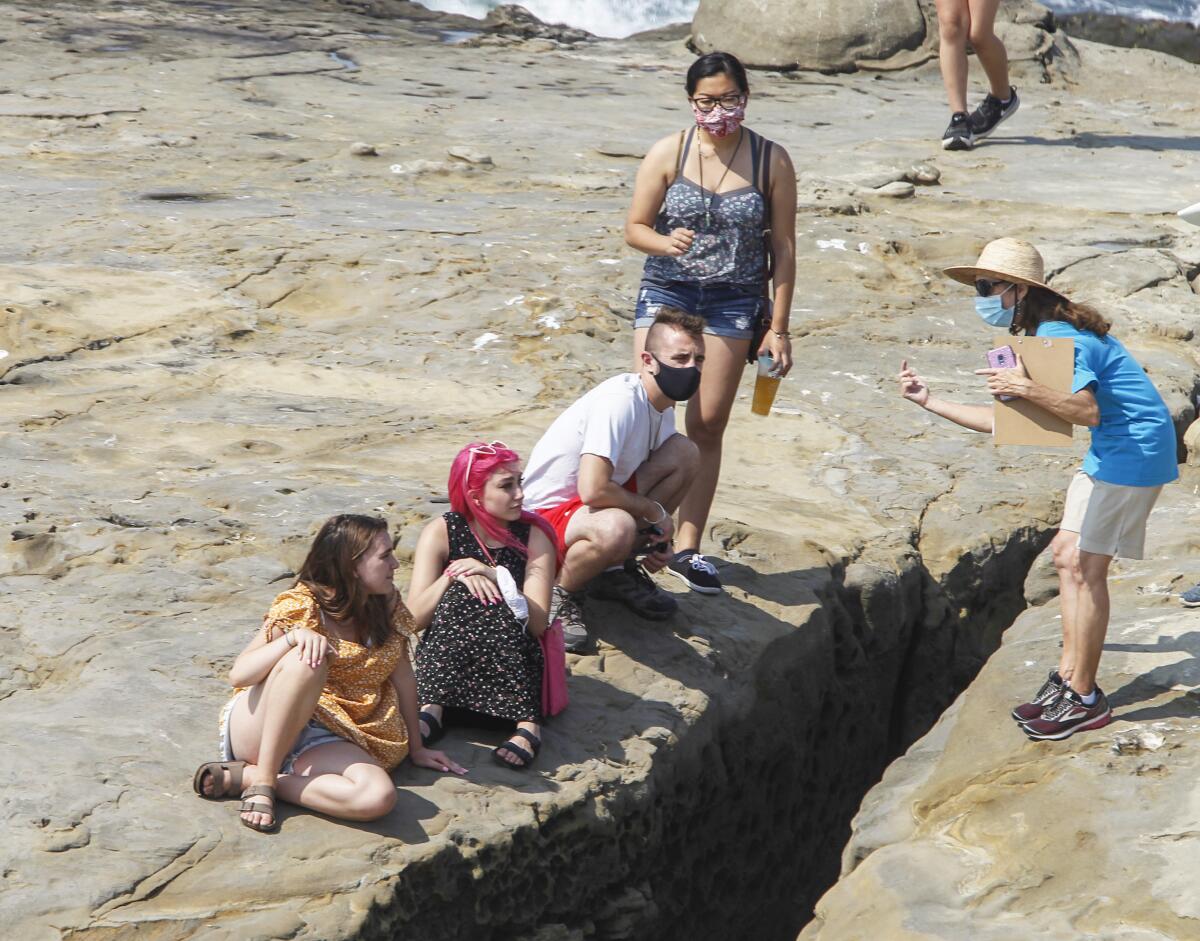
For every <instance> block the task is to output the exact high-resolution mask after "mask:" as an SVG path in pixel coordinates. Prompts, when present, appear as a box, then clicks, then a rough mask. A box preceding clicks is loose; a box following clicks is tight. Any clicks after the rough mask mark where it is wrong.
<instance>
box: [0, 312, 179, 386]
mask: <svg viewBox="0 0 1200 941" xmlns="http://www.w3.org/2000/svg"><path fill="white" fill-rule="evenodd" d="M167 326H168V324H155V325H154V326H153V327H147V328H146V329H145V330H139V331H138V332H137V333H128V334H125V335H124V336H111V337H101V338H99V339H95V340H89V341H88V342H86V343H81V344H80V345H79V346H76V347H73V348H71V349H69V350H64V351H63V352H61V353H48V354H46V355H45V356H37V357H34V358H33V359H22V360H18V361H17V362H15V363H13V364H12V365H11V366H10V367H9V368H8V369H7V370H5V372H4V378H0V386H9V385H20V383H19V382H17V381H15V380H12V379H9V378H8V376H10V375H11V374H12V373H14V372H16V371H17V370H18V369H23V368H24V367H26V366H36V365H37V364H39V363H61V362H64V361H66V360H68V359H70V358H71V357H72V356H74V355H75V354H76V353H82V352H84V351H93V352H94V351H96V350H104V349H108V347H110V346H115V345H116V344H118V343H124V342H125V341H126V340H135V339H137V338H138V337H144V336H146V335H147V334H150V333H154V332H155V331H156V330H162V329H163V328H165V327H167Z"/></svg>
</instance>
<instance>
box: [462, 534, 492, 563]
mask: <svg viewBox="0 0 1200 941" xmlns="http://www.w3.org/2000/svg"><path fill="white" fill-rule="evenodd" d="M467 529H469V530H470V531H471V535H472V536H474V537H475V542H476V543H477V544H478V546H479V548H480V549H482V550H483V554H484V556H485V557H486V558H487V560H488V564H489V565H491V566H492V568H495V567H496V557H495V556H493V555H492V554H491V553H490V552H489V551H488V547H487V544H486V543H485V542H484V541H483V540H482V539H480V538H479V533H477V532H475V527H474V526H472V525H471V524H470V523H467Z"/></svg>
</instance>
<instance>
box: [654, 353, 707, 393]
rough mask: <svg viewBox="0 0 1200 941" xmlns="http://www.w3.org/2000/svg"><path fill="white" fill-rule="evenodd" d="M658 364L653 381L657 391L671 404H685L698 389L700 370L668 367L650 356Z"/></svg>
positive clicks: (689, 367)
mask: <svg viewBox="0 0 1200 941" xmlns="http://www.w3.org/2000/svg"><path fill="white" fill-rule="evenodd" d="M650 355H651V356H652V357H653V358H654V361H655V362H656V363H658V372H657V373H655V375H654V381H655V382H657V383H658V387H659V389H661V390H662V394H663V395H665V396H666V397H667V398H668V399H670V400H671V401H672V402H686V401H687V400H688V399H690V398H691V397H692V396H693V395H695V394H696V390H697V389H699V388H700V368H699V367H698V366H668V365H667V364H666V363H664V362H663V361H662V360H661V359H659V358H658V357H657V356H655V355H654V354H653V353H651V354H650Z"/></svg>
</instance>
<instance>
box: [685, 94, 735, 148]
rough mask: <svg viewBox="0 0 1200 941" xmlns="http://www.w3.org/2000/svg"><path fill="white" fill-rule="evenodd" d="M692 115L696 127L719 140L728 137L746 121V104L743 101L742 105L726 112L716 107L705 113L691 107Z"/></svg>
mask: <svg viewBox="0 0 1200 941" xmlns="http://www.w3.org/2000/svg"><path fill="white" fill-rule="evenodd" d="M692 114H693V115H695V116H696V126H697V127H702V128H704V130H706V131H708V133H709V134H711V135H712V136H713V137H715V138H717V139H718V140H720V139H721V138H722V137H728V136H729V135H730V134H732V133H733V132H734V131H736V130H737V129H738V128H739V127H741V126H742V122H743V121H745V120H746V104H745V102H744V101H743V102H742V104H740V105H738V106H737V107H736V108H730V109H729V110H728V111H726V110H725V109H724V108H722V107H721V106H720V105H717V106H716V107H715V108H713V109H712V111H709V112H707V113H705V112H703V111H701V110H700V109H699V108H697V107H696V106H695V105H692Z"/></svg>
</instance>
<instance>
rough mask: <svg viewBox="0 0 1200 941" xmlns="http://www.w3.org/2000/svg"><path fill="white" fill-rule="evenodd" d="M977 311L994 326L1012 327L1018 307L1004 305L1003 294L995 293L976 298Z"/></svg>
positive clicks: (985, 320)
mask: <svg viewBox="0 0 1200 941" xmlns="http://www.w3.org/2000/svg"><path fill="white" fill-rule="evenodd" d="M975 313H977V314H978V315H979V316H980V317H982V318H983V320H984V322H985V323H990V324H991V325H992V326H993V327H1011V326H1012V322H1013V315H1014V314H1015V313H1016V308H1015V307H1005V306H1004V295H1003V294H993V295H991V297H977V298H975Z"/></svg>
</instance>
